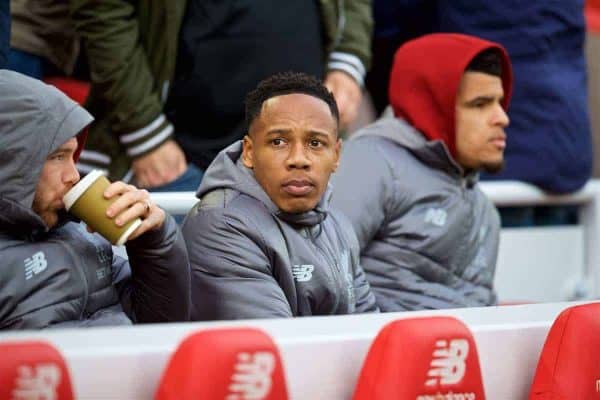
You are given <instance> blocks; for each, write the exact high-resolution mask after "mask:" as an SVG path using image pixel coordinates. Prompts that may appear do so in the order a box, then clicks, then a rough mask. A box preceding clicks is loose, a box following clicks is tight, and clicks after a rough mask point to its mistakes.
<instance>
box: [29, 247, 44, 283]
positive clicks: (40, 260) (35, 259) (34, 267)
mask: <svg viewBox="0 0 600 400" xmlns="http://www.w3.org/2000/svg"><path fill="white" fill-rule="evenodd" d="M47 266H48V262H47V261H46V256H45V255H44V253H43V252H42V251H38V252H37V253H35V254H34V255H32V256H31V257H29V258H26V259H25V280H28V279H31V278H33V276H34V275H37V274H39V273H40V272H43V271H44V270H45V269H46V267H47Z"/></svg>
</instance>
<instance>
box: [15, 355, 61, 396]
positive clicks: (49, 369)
mask: <svg viewBox="0 0 600 400" xmlns="http://www.w3.org/2000/svg"><path fill="white" fill-rule="evenodd" d="M17 372H18V374H17V379H16V381H15V388H14V390H13V392H12V400H56V399H58V394H57V392H56V391H57V388H58V385H59V384H60V379H61V373H60V368H59V367H58V366H57V365H56V364H52V363H49V364H38V365H37V366H36V367H35V369H34V368H33V367H29V366H26V365H23V366H20V367H19V368H18V370H17Z"/></svg>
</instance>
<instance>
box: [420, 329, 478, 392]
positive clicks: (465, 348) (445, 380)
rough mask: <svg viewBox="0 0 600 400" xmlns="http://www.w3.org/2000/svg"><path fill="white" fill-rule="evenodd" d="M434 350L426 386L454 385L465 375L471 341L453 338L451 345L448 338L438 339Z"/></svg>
mask: <svg viewBox="0 0 600 400" xmlns="http://www.w3.org/2000/svg"><path fill="white" fill-rule="evenodd" d="M435 346H436V347H437V348H436V349H435V350H434V351H433V359H432V360H431V364H430V367H431V368H430V369H429V372H427V377H428V379H427V380H426V381H425V386H435V385H437V384H441V385H454V384H456V383H458V382H460V381H461V380H462V378H463V377H464V376H465V371H466V369H467V366H466V364H465V360H466V358H467V355H468V354H469V342H468V341H467V340H465V339H453V340H451V341H450V345H448V342H447V341H446V340H438V341H437V342H436V343H435Z"/></svg>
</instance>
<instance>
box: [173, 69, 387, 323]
mask: <svg viewBox="0 0 600 400" xmlns="http://www.w3.org/2000/svg"><path fill="white" fill-rule="evenodd" d="M246 121H247V126H248V134H247V136H245V137H244V139H243V141H237V142H235V143H233V144H232V145H230V146H229V147H227V148H226V149H224V150H223V151H221V153H219V155H218V156H217V158H216V159H215V160H214V161H213V163H212V164H211V165H210V167H209V168H208V169H207V171H206V174H205V176H204V179H203V181H202V184H201V185H200V187H199V189H198V192H197V196H198V198H199V199H200V202H199V203H198V204H197V205H196V206H195V207H194V208H193V209H192V211H191V212H190V213H189V214H188V216H187V218H186V220H185V222H184V225H183V228H182V229H183V234H184V237H185V241H186V245H187V247H188V252H189V254H190V257H191V258H190V261H191V265H192V304H193V307H192V319H193V320H212V319H238V318H273V317H292V316H307V315H329V314H350V313H359V312H367V311H377V307H376V306H375V298H374V297H373V294H372V293H371V291H370V289H369V284H368V283H367V281H366V280H365V275H364V272H363V270H362V268H361V267H360V264H359V259H358V257H359V255H358V242H357V241H356V237H355V235H354V232H353V230H352V226H351V225H350V224H349V222H348V221H347V220H346V219H345V218H344V217H343V215H341V213H339V212H337V211H335V210H334V209H332V208H330V207H329V200H330V195H331V192H330V189H329V186H328V182H329V177H330V175H331V173H333V171H335V169H336V168H337V166H338V158H339V151H340V146H341V141H340V139H339V137H338V125H339V112H338V109H337V106H336V103H335V100H334V98H333V95H332V94H331V93H330V92H329V91H328V90H327V89H326V88H325V87H324V86H323V85H322V84H321V83H320V82H319V81H318V80H317V79H315V78H314V77H311V76H308V75H306V74H297V73H287V74H278V75H274V76H272V77H270V78H268V79H266V80H264V81H262V82H261V83H260V84H259V85H258V87H257V88H256V90H254V91H252V92H251V93H250V94H249V95H248V97H247V99H246Z"/></svg>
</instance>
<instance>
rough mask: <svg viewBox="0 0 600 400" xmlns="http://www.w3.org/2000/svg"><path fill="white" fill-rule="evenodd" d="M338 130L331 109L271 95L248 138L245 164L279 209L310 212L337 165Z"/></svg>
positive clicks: (303, 98)
mask: <svg viewBox="0 0 600 400" xmlns="http://www.w3.org/2000/svg"><path fill="white" fill-rule="evenodd" d="M337 129H338V124H337V121H336V119H335V118H334V116H333V115H332V114H331V111H330V109H329V106H328V105H327V103H326V102H324V101H323V100H321V99H319V98H317V97H314V96H310V95H307V94H300V93H293V94H287V95H282V96H276V97H272V98H270V99H268V100H267V101H265V102H264V103H263V105H262V108H261V112H260V115H259V116H258V117H257V118H256V119H255V120H254V121H253V122H252V124H251V126H250V129H249V132H248V135H247V136H246V137H244V143H243V153H242V161H243V163H244V165H245V166H246V167H248V168H250V169H252V170H253V171H254V176H255V177H256V180H257V181H258V183H259V184H260V185H261V187H262V188H263V189H264V191H265V192H266V193H267V195H268V196H269V198H270V199H271V200H272V201H273V202H274V203H275V204H276V205H277V207H279V209H280V210H282V211H285V212H288V213H303V212H306V211H310V210H312V209H314V208H315V207H316V205H317V204H318V203H319V201H320V200H321V197H323V194H324V193H325V190H326V189H327V183H328V182H329V177H330V175H331V174H332V173H333V172H334V171H335V170H336V168H337V166H338V164H339V156H340V149H341V140H340V139H339V138H338V134H337Z"/></svg>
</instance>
